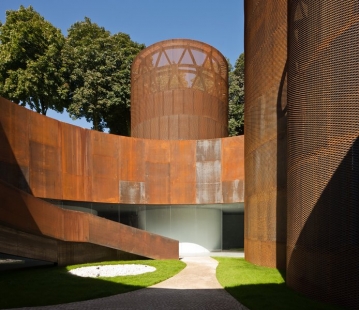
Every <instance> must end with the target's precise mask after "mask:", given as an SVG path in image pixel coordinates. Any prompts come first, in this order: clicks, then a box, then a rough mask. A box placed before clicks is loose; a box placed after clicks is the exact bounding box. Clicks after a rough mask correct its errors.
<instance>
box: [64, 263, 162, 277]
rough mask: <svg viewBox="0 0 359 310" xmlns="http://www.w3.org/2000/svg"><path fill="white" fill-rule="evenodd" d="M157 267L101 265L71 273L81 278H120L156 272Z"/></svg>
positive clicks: (82, 268) (81, 268)
mask: <svg viewBox="0 0 359 310" xmlns="http://www.w3.org/2000/svg"><path fill="white" fill-rule="evenodd" d="M155 270H156V268H155V267H152V266H147V265H138V264H124V265H122V264H121V265H99V266H88V267H80V268H76V269H72V270H70V271H69V272H70V273H71V274H73V275H75V276H79V277H89V278H97V277H118V276H131V275H138V274H143V273H147V272H154V271H155Z"/></svg>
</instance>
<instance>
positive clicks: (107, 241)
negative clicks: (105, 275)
mask: <svg viewBox="0 0 359 310" xmlns="http://www.w3.org/2000/svg"><path fill="white" fill-rule="evenodd" d="M0 201H1V208H0V240H1V242H0V251H1V252H3V253H8V254H13V255H19V256H25V257H30V258H35V259H42V260H46V261H52V262H59V263H60V264H73V263H77V262H79V261H81V260H82V261H89V260H90V261H91V260H101V259H103V258H104V257H101V255H105V257H111V258H112V259H115V258H116V257H118V256H120V254H121V253H117V252H116V250H120V251H121V252H127V253H131V254H135V255H140V256H144V257H149V258H153V259H178V241H177V240H173V239H169V238H166V237H163V236H159V235H156V234H153V233H149V232H146V231H143V230H140V229H136V228H133V227H129V226H126V225H123V224H120V223H116V222H113V221H109V220H106V219H104V218H100V217H97V216H94V215H92V214H88V213H83V212H77V211H71V210H64V209H61V208H58V207H55V206H53V205H51V204H49V203H47V202H45V201H43V200H41V199H38V198H35V197H33V196H32V195H31V194H28V193H25V192H23V191H21V190H19V189H17V188H15V187H13V186H11V185H8V183H5V182H3V181H0ZM81 243H82V245H81ZM78 247H80V248H81V247H82V249H86V250H87V251H88V252H87V254H86V255H85V256H84V255H83V253H82V254H81V253H80V252H81V251H78V252H79V253H77V254H76V248H78ZM66 248H71V251H70V252H69V251H66ZM111 249H113V250H111ZM96 252H99V253H101V255H100V256H99V255H98V253H97V254H96ZM59 256H60V258H59ZM79 256H80V257H79ZM81 256H84V257H83V258H81Z"/></svg>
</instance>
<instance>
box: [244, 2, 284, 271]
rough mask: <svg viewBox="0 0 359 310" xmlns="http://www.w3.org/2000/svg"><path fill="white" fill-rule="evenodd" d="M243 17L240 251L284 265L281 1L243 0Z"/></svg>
mask: <svg viewBox="0 0 359 310" xmlns="http://www.w3.org/2000/svg"><path fill="white" fill-rule="evenodd" d="M245 17H246V18H245V54H246V70H245V85H246V96H245V120H246V121H245V132H246V134H245V136H244V139H245V146H246V147H245V183H246V184H245V199H244V200H245V212H244V216H245V240H246V241H245V255H246V259H247V260H248V261H250V262H252V263H255V264H258V265H264V266H269V267H278V268H283V269H284V268H285V263H284V262H285V254H286V253H285V251H283V249H284V246H285V243H286V222H285V218H284V221H282V222H279V221H276V218H277V216H278V215H279V214H286V199H285V195H286V178H285V176H286V160H285V159H286V157H285V156H282V155H281V154H285V153H286V96H285V91H284V90H285V84H286V78H285V76H286V59H287V1H286V0H277V1H257V2H256V3H253V1H252V0H247V1H245ZM261 212H265V213H264V214H265V215H266V216H264V214H261ZM252 247H253V248H252Z"/></svg>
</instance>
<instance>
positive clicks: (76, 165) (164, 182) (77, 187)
mask: <svg viewBox="0 0 359 310" xmlns="http://www.w3.org/2000/svg"><path fill="white" fill-rule="evenodd" d="M0 110H1V113H0V150H1V151H0V179H2V180H4V181H5V182H7V183H9V184H12V185H14V186H16V187H18V188H20V189H22V190H25V191H27V192H29V193H32V194H33V195H34V196H36V197H41V198H52V199H58V200H74V201H90V202H91V201H92V202H109V203H126V204H206V203H232V202H243V198H244V197H243V195H244V193H243V192H244V169H243V165H244V164H243V161H244V160H243V137H231V138H223V139H212V140H186V141H183V140H173V141H168V140H151V139H138V138H130V137H121V136H115V135H110V134H104V133H101V132H97V131H92V130H87V129H82V128H79V127H76V126H72V125H69V124H65V123H62V122H59V121H56V120H54V119H51V118H48V117H45V116H43V115H40V114H37V113H34V112H32V111H30V110H27V109H25V108H23V107H20V106H18V105H16V104H14V103H11V102H10V101H8V100H6V99H3V98H0Z"/></svg>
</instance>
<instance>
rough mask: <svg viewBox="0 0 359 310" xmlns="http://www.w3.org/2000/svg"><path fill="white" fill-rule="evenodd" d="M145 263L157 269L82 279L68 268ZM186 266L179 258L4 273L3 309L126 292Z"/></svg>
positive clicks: (0, 275) (1, 278)
mask: <svg viewBox="0 0 359 310" xmlns="http://www.w3.org/2000/svg"><path fill="white" fill-rule="evenodd" d="M110 264H144V265H149V266H153V267H156V269H157V270H156V271H154V272H150V273H145V274H142V275H136V276H125V277H112V278H81V277H77V276H74V275H71V274H70V273H69V272H68V270H70V269H73V268H77V267H80V266H94V265H110ZM185 266H186V264H185V263H183V262H181V261H179V260H139V261H113V262H103V263H93V264H82V265H74V266H68V267H53V266H51V267H36V268H29V269H21V270H13V271H2V272H0V292H1V298H0V308H1V309H3V308H14V307H25V306H43V305H55V304H60V303H68V302H73V301H81V300H88V299H94V298H100V297H105V296H110V295H114V294H120V293H125V292H129V291H133V290H136V289H140V288H144V287H147V286H150V285H153V284H156V283H158V282H161V281H164V280H166V279H168V278H170V277H172V276H174V275H175V274H177V273H178V272H180V271H181V270H182V269H183V268H184V267H185Z"/></svg>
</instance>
